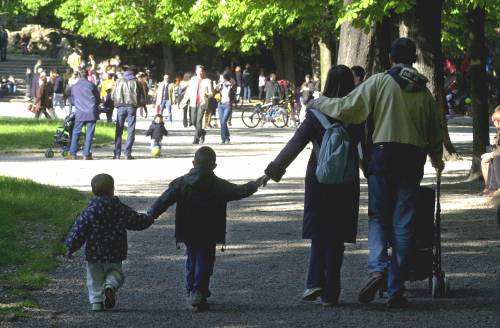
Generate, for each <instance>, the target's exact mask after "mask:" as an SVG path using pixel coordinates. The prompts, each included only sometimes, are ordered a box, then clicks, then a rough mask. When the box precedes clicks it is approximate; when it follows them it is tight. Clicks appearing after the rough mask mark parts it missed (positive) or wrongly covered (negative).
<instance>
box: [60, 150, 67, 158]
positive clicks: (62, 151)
mask: <svg viewBox="0 0 500 328" xmlns="http://www.w3.org/2000/svg"><path fill="white" fill-rule="evenodd" d="M68 155H69V152H68V151H67V150H61V156H62V157H66V156H68Z"/></svg>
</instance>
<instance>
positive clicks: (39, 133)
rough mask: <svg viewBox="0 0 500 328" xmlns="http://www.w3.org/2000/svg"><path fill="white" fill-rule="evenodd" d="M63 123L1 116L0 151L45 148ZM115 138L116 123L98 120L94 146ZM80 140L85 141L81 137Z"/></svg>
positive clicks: (51, 141) (52, 140) (107, 142)
mask: <svg viewBox="0 0 500 328" xmlns="http://www.w3.org/2000/svg"><path fill="white" fill-rule="evenodd" d="M62 125H63V122H62V121H60V120H54V121H50V120H38V121H37V120H35V119H24V118H0V151H22V150H26V149H45V148H47V147H49V146H51V145H52V143H53V142H54V134H55V132H56V129H57V128H58V127H60V126H62ZM125 134H126V133H125ZM114 138H115V125H114V124H113V123H106V122H99V121H98V123H97V126H96V129H95V134H94V143H93V146H103V145H107V144H109V143H111V142H113V140H114ZM124 138H126V136H124ZM80 142H83V138H81V137H80Z"/></svg>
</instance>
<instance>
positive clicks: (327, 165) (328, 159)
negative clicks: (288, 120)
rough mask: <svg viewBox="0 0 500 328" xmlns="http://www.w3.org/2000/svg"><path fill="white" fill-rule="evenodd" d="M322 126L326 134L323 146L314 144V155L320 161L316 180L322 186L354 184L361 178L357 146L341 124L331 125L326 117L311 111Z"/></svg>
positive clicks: (318, 112)
mask: <svg viewBox="0 0 500 328" xmlns="http://www.w3.org/2000/svg"><path fill="white" fill-rule="evenodd" d="M310 111H311V112H312V113H313V114H314V116H316V118H317V119H318V121H319V122H320V123H321V125H322V126H323V127H324V128H325V134H324V135H323V140H322V141H321V146H319V145H318V144H317V143H316V142H313V149H314V153H315V154H316V159H317V161H318V164H317V167H316V178H317V179H318V181H319V183H322V184H343V183H349V182H354V181H355V180H356V179H357V178H358V176H359V168H358V157H357V153H356V145H353V143H352V141H351V138H350V136H349V133H348V132H347V130H346V128H347V125H344V124H342V123H340V122H336V123H333V124H332V123H330V121H328V119H327V118H326V116H325V115H324V114H323V113H321V112H320V111H318V110H316V109H310Z"/></svg>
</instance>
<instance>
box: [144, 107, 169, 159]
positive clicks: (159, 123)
mask: <svg viewBox="0 0 500 328" xmlns="http://www.w3.org/2000/svg"><path fill="white" fill-rule="evenodd" d="M163 136H165V137H166V136H168V131H167V129H165V123H163V116H162V115H161V114H156V115H155V119H154V120H153V122H152V123H151V125H150V126H149V129H148V130H147V131H146V137H151V153H153V154H154V155H155V156H159V155H160V151H161V141H162V139H163ZM155 148H158V150H159V151H158V153H154V149H155Z"/></svg>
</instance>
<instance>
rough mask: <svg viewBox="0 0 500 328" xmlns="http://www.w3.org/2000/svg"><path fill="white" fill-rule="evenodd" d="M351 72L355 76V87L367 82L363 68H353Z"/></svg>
mask: <svg viewBox="0 0 500 328" xmlns="http://www.w3.org/2000/svg"><path fill="white" fill-rule="evenodd" d="M351 71H352V75H354V85H355V86H358V85H360V84H361V83H362V82H363V81H364V80H365V74H366V73H365V69H364V68H363V67H361V66H353V67H351Z"/></svg>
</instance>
